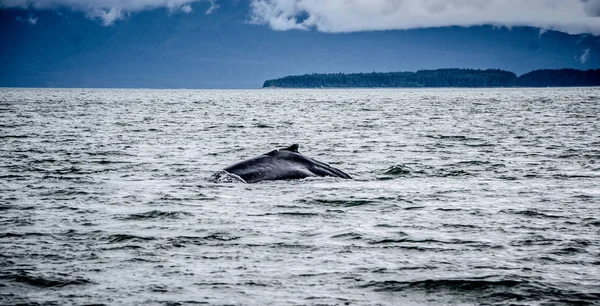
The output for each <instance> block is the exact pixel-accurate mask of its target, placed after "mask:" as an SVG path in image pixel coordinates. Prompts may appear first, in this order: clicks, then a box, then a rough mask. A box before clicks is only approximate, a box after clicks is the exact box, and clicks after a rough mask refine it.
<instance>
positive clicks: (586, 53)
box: [575, 49, 590, 64]
mask: <svg viewBox="0 0 600 306" xmlns="http://www.w3.org/2000/svg"><path fill="white" fill-rule="evenodd" d="M589 57H590V49H585V50H583V54H581V56H576V57H575V59H576V60H578V61H579V62H580V63H581V64H585V63H587V61H588V59H589Z"/></svg>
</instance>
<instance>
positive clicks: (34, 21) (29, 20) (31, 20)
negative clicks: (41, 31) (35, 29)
mask: <svg viewBox="0 0 600 306" xmlns="http://www.w3.org/2000/svg"><path fill="white" fill-rule="evenodd" d="M16 19H17V21H20V22H27V23H29V24H31V25H36V24H37V21H38V18H37V17H35V16H33V15H29V17H27V18H23V17H21V16H19V17H17V18H16Z"/></svg>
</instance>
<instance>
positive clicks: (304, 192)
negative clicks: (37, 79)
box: [0, 88, 600, 305]
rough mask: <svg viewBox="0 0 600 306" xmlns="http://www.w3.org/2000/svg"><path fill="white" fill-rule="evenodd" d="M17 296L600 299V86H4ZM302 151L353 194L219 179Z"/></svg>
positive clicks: (5, 286) (12, 291)
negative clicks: (252, 163) (215, 178)
mask: <svg viewBox="0 0 600 306" xmlns="http://www.w3.org/2000/svg"><path fill="white" fill-rule="evenodd" d="M0 114H1V117H0V118H1V122H0V128H1V132H0V139H1V140H0V141H1V146H0V304H18V303H40V304H53V303H54V304H61V305H62V304H91V303H96V304H110V305H117V304H127V305H129V304H142V303H149V304H178V303H180V304H188V303H190V304H192V303H208V304H244V305H263V304H291V305H293V304H300V305H306V304H325V305H329V304H349V305H367V304H369V305H394V304H396V305H397V304H404V305H413V304H414V305H420V304H423V305H439V304H512V305H520V304H526V305H529V304H544V303H558V304H562V303H574V304H593V303H595V302H597V300H599V299H600V163H599V160H600V89H599V88H572V89H477V90H464V89H460V90H453V89H424V90H408V89H402V90H379V89H377V90H371V89H362V90H352V89H350V90H347V89H343V90H341V89H340V90H247V91H243V90H236V91H218V90H211V91H187V90H93V89H85V90H81V89H0ZM293 143H299V144H300V152H302V153H304V154H305V155H307V156H309V157H313V158H316V159H318V160H321V161H324V162H328V163H331V164H332V165H334V166H335V167H338V168H340V169H342V170H344V171H346V172H348V173H350V174H351V175H353V176H354V177H355V180H351V181H350V180H340V179H334V178H316V179H305V180H297V181H277V182H264V183H258V184H252V185H243V184H226V183H215V182H211V181H209V180H207V178H208V177H210V175H211V174H212V173H213V172H214V171H217V170H219V169H222V168H224V167H226V166H228V165H229V164H231V163H233V162H236V161H238V160H241V159H244V158H248V157H252V156H255V155H258V154H262V153H265V152H268V151H270V150H272V149H275V148H278V147H286V146H289V145H291V144H293Z"/></svg>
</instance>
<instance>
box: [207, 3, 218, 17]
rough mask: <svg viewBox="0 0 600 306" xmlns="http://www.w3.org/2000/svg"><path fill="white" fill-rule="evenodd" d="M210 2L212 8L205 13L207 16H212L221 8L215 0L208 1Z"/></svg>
mask: <svg viewBox="0 0 600 306" xmlns="http://www.w3.org/2000/svg"><path fill="white" fill-rule="evenodd" d="M208 2H210V7H209V8H208V9H207V10H206V12H204V13H205V14H206V15H210V14H212V12H214V11H215V10H216V9H218V8H219V5H218V4H217V3H216V2H215V0H208Z"/></svg>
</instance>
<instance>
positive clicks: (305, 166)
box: [222, 144, 352, 184]
mask: <svg viewBox="0 0 600 306" xmlns="http://www.w3.org/2000/svg"><path fill="white" fill-rule="evenodd" d="M298 148H299V145H298V144H293V145H291V146H289V147H287V148H284V149H276V150H273V151H271V152H268V153H265V154H262V155H259V156H257V157H253V158H250V159H247V160H243V161H240V162H237V163H235V164H233V165H231V166H229V167H227V168H225V169H223V171H222V172H225V173H226V174H229V179H230V180H232V181H240V182H243V183H249V184H252V183H257V182H260V181H274V180H294V179H303V178H307V177H323V176H331V177H338V178H343V179H352V177H351V176H350V175H348V174H347V173H345V172H344V171H342V170H340V169H337V168H334V167H332V166H330V165H328V164H326V163H323V162H320V161H317V160H315V159H312V158H310V157H306V156H304V155H302V154H301V153H300V152H298ZM232 178H233V179H232Z"/></svg>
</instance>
